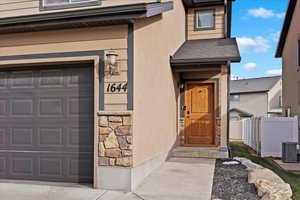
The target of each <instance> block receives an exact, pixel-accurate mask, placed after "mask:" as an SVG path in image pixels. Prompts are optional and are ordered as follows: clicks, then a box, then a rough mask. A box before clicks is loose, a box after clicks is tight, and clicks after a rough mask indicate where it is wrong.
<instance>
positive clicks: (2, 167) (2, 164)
mask: <svg viewBox="0 0 300 200" xmlns="http://www.w3.org/2000/svg"><path fill="white" fill-rule="evenodd" d="M6 161H7V158H6V156H5V155H1V153H0V175H2V176H4V175H5V174H6V173H7V166H6V165H7V164H6Z"/></svg>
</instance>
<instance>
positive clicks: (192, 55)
mask: <svg viewBox="0 0 300 200" xmlns="http://www.w3.org/2000/svg"><path fill="white" fill-rule="evenodd" d="M240 60H241V56H240V53H239V49H238V46H237V43H236V39H235V38H225V39H224V38H221V39H202V40H188V41H185V42H184V43H183V45H182V46H181V47H180V48H179V49H178V50H177V52H176V53H175V54H174V55H173V56H172V58H171V64H173V65H176V64H184V63H191V62H193V63H195V62H196V63H210V62H221V63H226V62H227V61H231V62H240Z"/></svg>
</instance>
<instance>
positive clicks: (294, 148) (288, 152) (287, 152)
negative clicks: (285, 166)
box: [282, 142, 300, 163]
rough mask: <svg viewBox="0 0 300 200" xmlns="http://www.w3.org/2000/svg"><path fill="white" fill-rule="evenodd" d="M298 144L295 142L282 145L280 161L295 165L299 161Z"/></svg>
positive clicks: (299, 145) (299, 146)
mask: <svg viewBox="0 0 300 200" xmlns="http://www.w3.org/2000/svg"><path fill="white" fill-rule="evenodd" d="M299 157H300V144H299V143H296V142H284V143H282V161H283V162H285V163H296V162H299V161H300V159H299Z"/></svg>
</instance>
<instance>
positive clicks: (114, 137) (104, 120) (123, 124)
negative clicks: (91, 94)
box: [98, 111, 132, 167]
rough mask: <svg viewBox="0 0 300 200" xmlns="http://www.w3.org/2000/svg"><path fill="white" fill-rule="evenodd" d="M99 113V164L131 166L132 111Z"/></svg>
mask: <svg viewBox="0 0 300 200" xmlns="http://www.w3.org/2000/svg"><path fill="white" fill-rule="evenodd" d="M98 115H99V152H98V154H99V166H111V167H113V166H116V167H132V113H131V112H106V111H101V112H99V113H98Z"/></svg>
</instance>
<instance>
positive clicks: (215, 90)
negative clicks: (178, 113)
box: [182, 79, 220, 147]
mask: <svg viewBox="0 0 300 200" xmlns="http://www.w3.org/2000/svg"><path fill="white" fill-rule="evenodd" d="M191 83H192V84H203V85H205V84H207V85H212V86H213V95H214V96H213V99H214V102H213V108H214V112H213V119H214V120H213V130H214V131H213V144H211V145H203V144H201V145H199V144H187V137H186V134H187V133H186V131H185V124H186V114H185V111H184V126H183V127H184V144H182V146H184V147H217V146H218V144H216V127H217V126H216V122H217V116H219V112H220V111H218V110H217V109H218V106H219V97H218V94H219V86H218V79H196V80H184V102H183V103H184V106H185V100H186V91H187V85H188V84H191Z"/></svg>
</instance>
